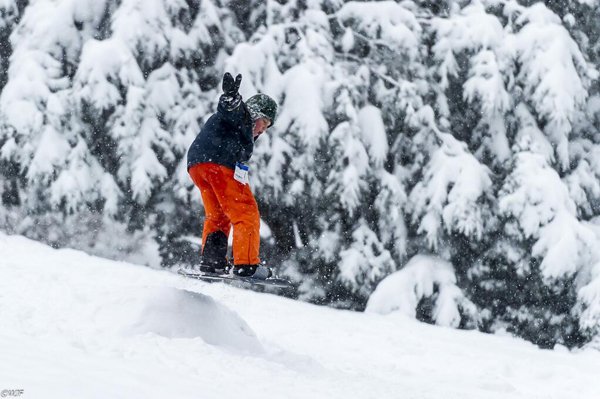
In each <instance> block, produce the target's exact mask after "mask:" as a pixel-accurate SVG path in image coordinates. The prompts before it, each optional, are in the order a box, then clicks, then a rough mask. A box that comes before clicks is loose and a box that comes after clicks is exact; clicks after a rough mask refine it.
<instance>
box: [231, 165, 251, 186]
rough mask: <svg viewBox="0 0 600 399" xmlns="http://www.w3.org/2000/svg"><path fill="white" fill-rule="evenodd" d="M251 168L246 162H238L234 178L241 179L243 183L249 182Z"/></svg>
mask: <svg viewBox="0 0 600 399" xmlns="http://www.w3.org/2000/svg"><path fill="white" fill-rule="evenodd" d="M249 169H250V168H249V167H247V166H246V165H244V164H241V163H239V162H238V163H237V164H235V173H234V174H233V178H234V179H235V180H237V181H239V182H240V183H242V184H248V183H249V182H248V170H249Z"/></svg>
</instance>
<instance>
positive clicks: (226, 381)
mask: <svg viewBox="0 0 600 399" xmlns="http://www.w3.org/2000/svg"><path fill="white" fill-rule="evenodd" d="M598 370H600V353H599V352H596V351H593V350H588V351H584V352H580V353H577V354H574V353H569V352H568V351H566V350H565V351H545V350H540V349H537V348H536V347H534V346H533V345H531V344H528V343H526V342H523V341H520V340H517V339H514V338H510V337H500V336H491V335H485V334H481V333H477V332H473V331H457V330H452V329H446V328H441V327H434V326H429V325H425V324H421V323H418V322H415V321H412V320H409V319H406V318H404V317H402V316H401V315H398V314H391V315H387V316H381V315H376V314H363V313H353V312H347V311H339V310H333V309H329V308H324V307H317V306H312V305H309V304H306V303H301V302H297V301H292V300H288V299H285V298H280V297H276V296H273V295H268V294H258V293H254V292H249V291H244V290H241V289H237V288H234V287H230V286H225V285H223V284H205V283H202V282H196V281H190V280H184V279H183V278H180V277H179V276H177V275H175V274H173V273H169V272H167V271H160V270H153V269H150V268H146V267H141V266H134V265H130V264H126V263H118V262H112V261H107V260H103V259H99V258H94V257H91V256H88V255H86V254H83V253H81V252H76V251H72V250H53V249H51V248H48V247H46V246H43V245H41V244H38V243H35V242H32V241H29V240H27V239H24V238H22V237H9V236H6V235H2V234H0V391H2V390H5V389H9V390H16V389H23V390H24V393H23V394H22V395H21V397H22V398H45V399H46V398H60V399H65V398H78V399H81V398H84V399H87V398H103V399H104V398H111V399H116V398H145V399H148V398H166V397H169V398H219V399H223V398H236V399H238V398H344V399H348V398H408V399H411V398H415V399H416V398H419V399H428V398H448V399H450V398H463V399H464V398H477V399H481V398H527V399H532V398H552V399H558V398H573V399H585V398H600V383H598V380H597V375H598Z"/></svg>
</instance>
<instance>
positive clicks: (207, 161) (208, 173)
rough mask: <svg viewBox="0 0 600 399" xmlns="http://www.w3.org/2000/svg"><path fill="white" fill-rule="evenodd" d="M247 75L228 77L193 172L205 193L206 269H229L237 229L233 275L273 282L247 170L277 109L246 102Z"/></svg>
mask: <svg viewBox="0 0 600 399" xmlns="http://www.w3.org/2000/svg"><path fill="white" fill-rule="evenodd" d="M241 80H242V76H241V75H238V76H237V77H236V80H235V81H234V80H233V77H232V76H231V75H230V74H229V73H226V74H225V76H224V77H223V95H222V96H221V98H220V99H219V105H218V107H217V112H216V113H215V114H214V115H212V116H211V117H210V118H209V119H208V120H207V122H206V123H205V124H204V126H203V127H202V130H201V131H200V133H199V134H198V136H197V137H196V139H195V140H194V142H193V143H192V145H191V147H190V149H189V151H188V172H189V174H190V177H191V178H192V180H193V182H194V184H195V185H196V186H197V187H198V188H199V189H200V192H201V194H202V201H203V203H204V209H205V214H206V219H205V221H204V230H203V232H202V261H201V265H200V270H201V271H203V272H207V273H224V272H226V271H227V270H228V261H227V257H226V256H227V241H228V237H229V231H230V230H231V227H232V225H233V261H234V265H233V273H234V274H237V275H240V276H251V277H256V278H268V277H270V276H271V275H272V272H271V270H270V269H268V268H267V267H265V266H264V265H261V263H260V259H259V257H258V254H259V247H260V234H259V228H260V215H259V212H258V205H257V203H256V200H255V199H254V196H253V195H252V191H251V190H250V186H249V185H248V181H247V170H248V168H247V166H245V163H247V162H248V160H249V159H250V157H251V156H252V151H253V149H254V141H255V140H256V139H257V138H258V136H260V135H261V134H262V133H264V132H265V130H266V129H267V128H268V127H270V126H272V125H273V123H274V122H275V119H276V117H277V104H276V103H275V101H274V100H273V99H272V98H270V97H269V96H267V95H265V94H257V95H255V96H253V97H251V98H250V99H248V101H247V102H246V103H244V102H243V101H242V98H241V96H240V94H239V93H238V90H239V86H240V84H241Z"/></svg>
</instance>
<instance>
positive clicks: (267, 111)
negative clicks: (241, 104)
mask: <svg viewBox="0 0 600 399" xmlns="http://www.w3.org/2000/svg"><path fill="white" fill-rule="evenodd" d="M246 107H247V108H248V111H250V114H251V115H252V120H254V121H255V120H257V119H259V118H267V119H268V120H269V121H271V126H273V124H274V123H275V119H277V103H276V102H275V100H273V99H272V98H271V97H269V96H267V95H266V94H255V95H253V96H252V97H250V98H249V99H248V101H246Z"/></svg>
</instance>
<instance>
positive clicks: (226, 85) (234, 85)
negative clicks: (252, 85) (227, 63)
mask: <svg viewBox="0 0 600 399" xmlns="http://www.w3.org/2000/svg"><path fill="white" fill-rule="evenodd" d="M241 83H242V74H241V73H240V74H238V75H237V76H236V77H235V82H234V81H233V76H231V74H230V73H229V72H225V75H224V76H223V93H224V94H225V95H227V96H232V97H235V95H236V94H237V93H238V90H239V89H240V84H241Z"/></svg>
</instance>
